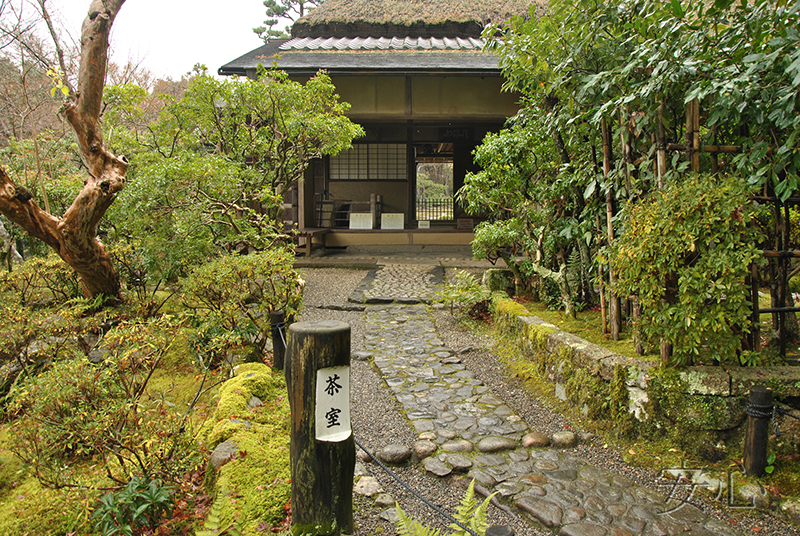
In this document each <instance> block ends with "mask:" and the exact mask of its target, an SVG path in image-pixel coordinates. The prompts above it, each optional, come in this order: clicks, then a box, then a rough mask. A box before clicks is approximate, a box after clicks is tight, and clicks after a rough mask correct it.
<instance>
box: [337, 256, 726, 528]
mask: <svg viewBox="0 0 800 536" xmlns="http://www.w3.org/2000/svg"><path fill="white" fill-rule="evenodd" d="M436 275H437V274H434V273H432V271H431V267H430V266H413V265H411V266H410V265H405V266H392V267H390V268H389V267H387V268H383V269H378V270H377V271H375V272H374V273H372V274H371V275H370V276H368V277H367V278H366V281H365V282H364V283H363V286H361V288H359V289H358V290H357V292H356V293H355V294H354V296H351V301H355V300H357V299H359V298H361V299H363V300H364V303H367V304H369V303H375V305H367V307H366V312H365V314H366V322H367V327H368V331H367V332H366V333H365V348H366V349H367V351H368V352H369V353H370V354H372V355H371V357H372V359H374V364H375V366H376V367H377V368H378V369H379V371H380V373H381V374H382V375H383V377H384V378H385V381H386V384H387V386H388V387H389V388H390V389H391V391H392V393H393V395H394V396H395V398H396V399H397V401H398V402H399V403H400V404H401V405H402V407H403V409H404V411H405V416H406V418H408V419H409V420H410V422H411V424H412V426H413V427H414V428H415V429H416V431H417V433H418V434H419V441H417V443H415V445H414V452H415V454H416V457H417V458H418V459H420V460H422V461H421V463H422V465H423V467H424V468H425V470H427V471H428V472H430V473H433V474H435V475H437V476H439V477H442V478H445V477H447V476H448V475H450V474H452V473H467V474H468V476H469V477H472V478H474V479H475V480H476V482H477V483H479V484H480V485H481V486H483V487H484V488H485V489H486V490H488V491H490V492H492V491H497V492H499V495H500V496H501V497H502V499H501V501H502V502H503V503H505V504H507V505H512V506H513V507H515V508H516V512H517V513H518V514H519V515H520V516H521V517H523V518H524V519H526V520H528V521H529V522H530V523H531V524H532V525H534V526H536V527H538V528H545V529H549V530H551V531H552V532H553V533H554V534H558V535H564V536H634V535H636V536H638V535H643V536H667V535H673V534H691V535H695V536H712V535H713V536H734V535H738V534H741V533H740V532H737V531H736V530H734V529H732V528H731V527H730V526H729V525H727V524H724V523H723V522H721V521H718V520H716V519H713V518H711V517H710V516H708V515H707V514H706V513H705V512H703V511H702V510H701V509H699V508H697V507H695V506H693V505H690V504H686V503H683V502H680V501H677V500H674V499H669V498H667V497H665V496H663V495H661V494H659V493H656V492H655V491H653V490H651V489H650V488H647V487H643V486H639V485H636V484H635V483H634V482H632V481H631V480H629V479H627V478H625V477H622V476H619V475H616V474H613V473H610V472H608V471H606V470H604V469H600V468H597V467H594V466H592V465H590V464H588V463H587V462H585V461H583V460H581V459H579V458H577V457H575V456H573V455H571V454H570V453H568V452H566V451H564V450H561V449H559V448H556V447H555V445H559V444H560V445H561V446H572V445H574V442H575V441H576V439H577V438H576V437H575V436H574V434H572V432H566V433H561V434H554V437H551V438H547V437H541V436H542V434H537V433H536V432H535V431H533V430H531V429H530V428H529V426H528V424H526V423H525V422H524V421H523V420H522V419H521V418H520V417H519V416H517V415H515V414H514V412H513V411H512V410H511V409H510V408H509V407H508V406H506V405H505V404H504V403H503V401H502V400H500V399H499V398H497V397H496V396H494V395H493V394H492V392H491V391H490V389H489V388H488V387H487V386H485V385H483V383H482V382H481V381H480V380H478V379H476V378H475V377H474V375H473V374H472V373H471V372H470V371H468V370H467V369H466V367H465V365H464V364H462V363H461V360H460V358H459V357H458V355H457V354H456V352H454V350H453V349H450V348H446V347H445V346H444V343H443V342H442V340H440V339H439V338H438V336H437V333H436V328H435V326H434V323H433V320H432V318H431V315H430V314H429V312H428V310H427V308H426V306H425V305H424V303H419V302H425V301H428V300H429V299H430V298H431V296H432V295H433V293H434V291H435V289H434V288H432V286H433V284H434V282H435V281H436V279H437V278H436V277H435V276H436ZM442 276H443V273H442ZM359 293H360V294H359ZM414 302H417V303H414ZM362 357H364V356H362ZM559 435H560V437H558V436H559ZM548 442H552V443H551V444H550V446H548V447H536V446H535V445H541V444H546V443H548Z"/></svg>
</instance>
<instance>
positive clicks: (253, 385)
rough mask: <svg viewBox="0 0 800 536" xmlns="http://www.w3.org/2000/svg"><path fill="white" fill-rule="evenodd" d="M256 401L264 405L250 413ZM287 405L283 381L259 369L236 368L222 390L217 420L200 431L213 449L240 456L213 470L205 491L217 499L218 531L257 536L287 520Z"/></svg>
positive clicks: (258, 366) (250, 366)
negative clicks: (225, 447) (224, 447)
mask: <svg viewBox="0 0 800 536" xmlns="http://www.w3.org/2000/svg"><path fill="white" fill-rule="evenodd" d="M253 397H256V398H257V399H258V400H260V401H262V404H261V405H258V406H256V407H250V404H249V403H250V402H251V400H254V398H253ZM289 427H290V413H289V403H288V400H287V398H286V386H285V382H284V379H283V377H282V376H281V375H279V374H276V373H274V372H273V371H272V370H271V369H270V368H269V367H268V366H266V365H263V364H260V363H251V364H245V365H241V366H239V367H237V369H236V376H235V377H234V378H231V379H230V380H228V381H227V382H225V384H223V386H222V388H221V389H220V397H219V403H218V405H217V408H216V410H215V411H214V414H213V419H212V420H210V422H208V423H207V424H206V425H205V426H204V427H203V429H202V430H201V438H202V440H203V441H205V443H206V445H207V446H208V448H209V449H213V448H214V447H216V446H217V445H219V444H220V443H222V442H224V441H229V442H231V443H232V444H233V445H235V446H236V454H235V455H234V456H233V458H232V459H231V460H230V461H229V462H228V463H226V464H224V465H222V466H221V467H220V468H219V469H218V470H215V469H213V468H212V467H209V468H208V469H207V474H206V485H207V487H208V488H209V492H210V493H213V495H214V506H213V509H214V512H215V516H214V521H213V523H214V525H218V527H207V528H208V529H218V528H219V527H229V526H232V525H233V524H234V523H235V525H236V526H237V528H238V529H239V530H240V531H241V532H242V533H243V534H255V533H257V529H258V525H259V523H266V524H268V525H269V524H274V523H278V522H280V520H281V519H282V518H283V517H284V515H285V511H284V506H285V505H286V504H287V503H288V502H289V499H290V497H291V484H290V481H291V469H290V463H289V440H290V437H289Z"/></svg>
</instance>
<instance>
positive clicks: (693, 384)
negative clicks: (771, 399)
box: [493, 300, 800, 446]
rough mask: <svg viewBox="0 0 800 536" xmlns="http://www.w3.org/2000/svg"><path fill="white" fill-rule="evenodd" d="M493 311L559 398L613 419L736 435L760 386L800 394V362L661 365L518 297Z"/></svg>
mask: <svg viewBox="0 0 800 536" xmlns="http://www.w3.org/2000/svg"><path fill="white" fill-rule="evenodd" d="M493 310H494V313H495V318H496V321H497V322H499V323H501V325H503V327H504V328H506V329H507V331H513V332H514V333H515V338H516V340H517V343H518V346H519V352H520V355H521V357H523V358H524V359H525V360H526V361H527V362H528V363H529V364H530V366H531V367H533V369H535V371H536V372H537V373H538V374H537V375H538V376H539V377H540V378H542V379H544V380H546V381H547V382H548V383H549V384H551V385H552V387H553V394H554V395H555V396H556V397H557V398H559V399H560V400H562V401H564V402H567V403H569V404H571V405H573V406H577V408H578V409H579V410H580V411H581V413H582V414H583V415H584V416H587V417H588V418H590V419H592V420H597V421H601V422H602V421H604V420H607V421H611V422H610V424H612V425H613V426H620V425H624V426H627V427H638V428H641V427H648V426H655V427H661V426H675V427H679V428H681V429H685V430H690V431H706V432H725V433H727V435H728V436H729V437H730V436H736V435H738V432H739V431H740V428H741V426H742V424H743V423H744V421H745V418H746V415H745V405H746V401H747V398H748V395H749V391H750V388H751V387H752V386H754V385H765V386H767V387H770V388H772V389H773V391H774V393H775V397H776V399H787V398H792V397H800V367H789V366H784V367H754V368H747V367H732V368H724V367H686V368H683V369H680V370H678V369H675V368H672V367H661V366H660V362H659V361H657V360H647V359H632V358H629V357H625V356H622V355H619V354H616V353H614V352H611V351H609V350H607V349H606V348H603V347H602V346H598V345H596V344H592V343H590V342H587V341H585V340H583V339H581V338H579V337H576V336H575V335H572V334H570V333H567V332H564V331H561V330H559V329H558V328H557V327H556V326H555V325H553V324H550V323H548V322H546V321H544V320H542V319H541V318H539V317H537V316H534V315H532V314H530V313H528V312H527V310H525V309H524V307H522V306H521V305H520V304H518V303H516V302H513V301H510V300H497V301H495V303H494V304H493ZM785 424H786V425H787V426H786V429H787V431H788V432H789V434H790V437H786V438H785V439H786V442H787V443H788V444H790V445H793V446H794V445H798V444H800V433H795V432H794V430H793V428H796V426H793V425H792V424H793V423H790V422H787V423H785ZM782 425H783V423H782ZM781 431H782V432H783V427H782V428H781ZM792 434H793V435H795V436H797V439H793V438H792V437H791V435H792Z"/></svg>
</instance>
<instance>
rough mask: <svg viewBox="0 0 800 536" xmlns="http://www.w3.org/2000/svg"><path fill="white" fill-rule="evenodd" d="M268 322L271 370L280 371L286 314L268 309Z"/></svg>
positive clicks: (283, 352) (284, 349)
mask: <svg viewBox="0 0 800 536" xmlns="http://www.w3.org/2000/svg"><path fill="white" fill-rule="evenodd" d="M309 240H310V239H309ZM269 323H270V326H271V331H272V370H275V371H279V370H280V371H282V370H283V366H284V363H283V360H284V356H285V355H286V315H284V313H283V311H270V313H269Z"/></svg>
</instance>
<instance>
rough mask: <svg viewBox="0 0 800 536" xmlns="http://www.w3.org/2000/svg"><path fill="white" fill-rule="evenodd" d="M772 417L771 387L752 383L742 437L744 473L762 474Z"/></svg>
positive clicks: (765, 461) (765, 462)
mask: <svg viewBox="0 0 800 536" xmlns="http://www.w3.org/2000/svg"><path fill="white" fill-rule="evenodd" d="M771 419H772V389H768V388H766V387H764V386H763V385H754V386H753V388H752V389H750V401H749V403H748V405H747V429H746V431H745V437H744V473H745V474H746V475H748V476H764V474H766V472H765V471H764V469H765V468H766V467H767V442H768V440H769V421H770V420H771Z"/></svg>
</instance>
